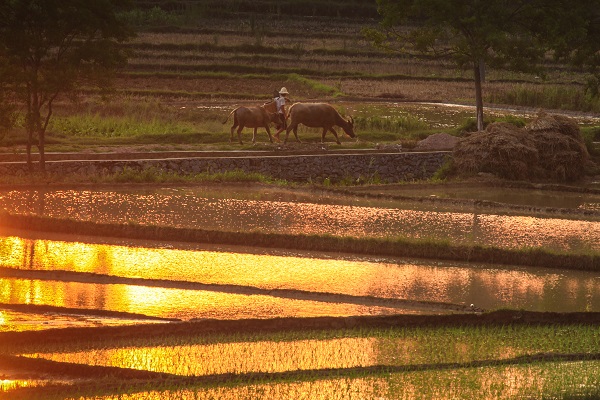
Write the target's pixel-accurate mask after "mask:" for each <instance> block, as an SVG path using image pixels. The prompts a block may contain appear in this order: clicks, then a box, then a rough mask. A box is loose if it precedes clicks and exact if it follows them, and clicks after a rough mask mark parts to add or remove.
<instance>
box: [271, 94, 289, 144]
mask: <svg viewBox="0 0 600 400" xmlns="http://www.w3.org/2000/svg"><path fill="white" fill-rule="evenodd" d="M278 94H279V97H275V98H274V99H273V100H275V104H276V105H277V114H279V117H280V118H281V120H282V121H283V123H282V124H281V126H279V127H278V129H277V132H275V137H276V138H277V140H279V134H280V133H281V132H283V131H284V130H285V129H286V128H287V122H286V113H285V101H286V96H287V95H288V94H289V92H288V90H287V89H286V88H285V86H284V87H282V88H281V90H279V93H278Z"/></svg>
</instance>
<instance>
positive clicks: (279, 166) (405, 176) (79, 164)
mask: <svg viewBox="0 0 600 400" xmlns="http://www.w3.org/2000/svg"><path fill="white" fill-rule="evenodd" d="M449 157H450V152H419V153H416V152H415V153H367V154H335V153H326V154H316V155H244V156H229V157H187V158H168V159H142V160H64V161H47V162H46V171H47V172H48V173H51V174H57V175H68V174H112V173H119V172H121V171H123V170H124V169H131V170H136V171H140V170H145V169H149V168H155V169H158V170H163V171H167V172H176V173H201V172H211V173H215V172H226V171H234V170H241V171H246V172H258V173H261V174H264V175H268V176H272V177H274V178H280V179H286V180H291V181H307V180H314V181H320V180H322V179H325V178H329V179H331V180H333V181H335V180H339V179H344V178H349V177H351V178H354V179H357V178H359V177H360V178H363V179H370V178H374V177H377V178H378V179H380V180H381V181H383V182H396V181H403V180H413V179H427V178H430V177H431V176H432V175H433V174H434V173H435V172H436V171H437V170H438V169H439V168H440V167H441V166H442V165H443V164H444V162H445V161H446V160H447V159H448V158H449ZM36 164H37V163H36ZM36 167H37V165H36ZM26 172H27V165H26V163H24V162H3V163H0V173H1V174H8V175H21V174H25V173H26Z"/></svg>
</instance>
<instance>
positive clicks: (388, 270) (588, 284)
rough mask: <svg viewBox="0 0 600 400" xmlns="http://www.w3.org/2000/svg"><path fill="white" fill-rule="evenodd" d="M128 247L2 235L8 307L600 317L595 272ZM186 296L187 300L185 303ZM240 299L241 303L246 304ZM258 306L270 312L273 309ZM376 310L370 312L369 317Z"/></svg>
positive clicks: (208, 312) (0, 245)
mask: <svg viewBox="0 0 600 400" xmlns="http://www.w3.org/2000/svg"><path fill="white" fill-rule="evenodd" d="M119 243H121V242H119V241H116V243H115V244H93V243H83V242H65V241H59V240H35V239H26V238H21V237H16V236H8V237H0V256H1V257H2V259H3V263H2V268H8V269H14V270H19V271H21V272H19V273H20V275H19V276H21V277H22V278H21V279H22V280H21V281H17V280H11V279H3V280H2V281H0V285H2V288H3V291H2V294H1V296H2V300H0V302H13V303H14V302H19V303H27V304H38V303H39V302H42V303H48V302H51V301H52V300H51V299H52V298H55V299H63V298H64V299H65V301H64V302H63V303H64V304H63V306H71V307H79V306H81V307H90V308H93V307H98V308H102V307H108V308H110V309H116V310H120V311H129V312H142V313H145V312H151V315H159V316H162V317H166V316H170V317H176V318H190V317H191V316H192V315H194V313H192V312H191V311H190V309H189V307H192V304H193V302H194V301H196V302H198V306H197V307H196V308H197V311H196V312H197V313H199V314H198V316H199V315H204V316H211V317H228V318H229V317H233V316H235V315H240V313H242V315H252V314H248V313H244V312H243V307H246V306H248V307H250V308H252V307H251V306H250V304H251V303H252V301H254V300H250V298H251V297H249V296H245V295H244V294H248V290H249V289H252V288H255V289H261V290H264V291H265V292H264V293H263V294H264V295H265V296H257V297H256V298H255V299H257V300H260V301H257V303H256V304H257V312H258V315H263V313H268V312H270V311H273V310H278V311H277V312H282V313H283V314H286V315H289V314H290V313H295V312H300V313H301V314H302V315H310V313H312V312H316V313H317V314H316V315H323V313H324V312H331V313H333V314H344V313H351V312H359V311H361V309H358V308H355V307H357V306H350V305H348V306H347V307H346V308H337V311H336V309H331V308H330V307H332V306H327V305H325V304H323V303H321V304H323V307H324V309H323V311H322V312H319V310H318V308H319V304H320V303H311V302H305V303H303V304H305V305H304V306H303V309H304V310H305V311H304V312H302V311H301V310H299V309H298V308H296V307H295V306H294V307H292V304H293V303H291V302H290V303H286V306H285V307H291V308H290V309H288V311H284V310H279V309H278V308H277V307H279V306H277V307H276V306H275V304H280V305H281V304H283V303H279V302H275V300H267V299H272V297H271V296H273V295H276V294H277V291H278V290H283V289H288V290H301V291H304V292H305V294H304V295H303V296H306V295H308V294H311V295H313V296H315V295H319V294H323V293H334V294H343V295H351V296H371V297H376V298H381V299H386V298H387V299H413V300H417V301H436V302H443V303H454V304H476V305H477V306H478V307H481V308H484V309H493V308H499V307H513V308H525V309H528V310H535V311H600V296H598V293H600V280H599V279H598V277H597V274H595V273H593V272H586V271H575V270H552V269H543V268H510V267H508V266H503V267H502V268H499V267H494V266H493V265H488V266H485V265H473V264H461V263H448V262H435V261H417V260H406V259H394V258H389V259H388V258H376V257H375V258H374V257H359V258H348V257H342V256H335V257H334V255H333V254H332V255H323V254H319V255H317V254H314V253H298V252H296V253H290V252H282V251H269V252H264V253H253V252H239V251H240V250H241V251H246V250H247V249H245V248H243V247H241V248H235V249H237V250H238V251H235V250H234V249H233V248H232V249H230V250H205V249H201V248H199V249H190V248H189V246H188V248H184V249H177V248H160V243H159V242H148V243H147V244H150V245H152V246H157V247H140V246H141V245H142V244H143V243H145V242H138V245H137V246H136V247H133V246H128V245H123V244H119ZM35 270H40V271H66V272H71V273H73V274H74V275H73V276H71V277H68V278H65V279H66V280H69V279H71V280H72V279H83V282H85V281H86V280H87V281H89V283H87V284H84V283H83V282H82V283H76V282H61V281H48V282H43V281H40V280H36V281H33V280H29V281H28V280H26V279H25V278H27V276H29V275H30V274H31V273H33V272H29V271H35ZM82 274H83V275H82ZM87 274H93V275H91V276H90V275H87ZM117 278H126V279H138V280H137V281H127V282H122V283H124V284H122V285H115V284H114V283H119V282H116V281H115V279H117ZM140 278H143V279H140ZM146 280H148V281H151V280H161V281H162V282H154V283H153V285H156V284H157V283H158V284H159V286H164V287H162V288H150V287H145V286H143V284H144V282H145V281H146ZM171 282H179V284H180V285H181V284H186V283H196V284H203V285H205V286H202V287H196V288H195V289H202V290H176V289H173V288H172V289H169V288H168V286H169V285H170V283H171ZM34 283H35V284H34ZM93 283H96V284H93ZM111 283H113V284H111ZM109 284H111V285H109ZM206 285H221V286H217V287H214V286H212V287H211V286H206ZM179 287H180V288H181V286H179ZM267 291H273V292H272V293H269V294H270V295H271V296H267ZM195 292H197V293H195ZM227 293H229V295H227ZM180 294H182V296H183V297H178V296H179V295H180ZM234 295H235V296H234ZM65 296H66V297H65ZM66 299H69V300H66ZM234 299H235V301H239V302H240V304H239V305H236V304H235V301H234ZM288 301H289V300H288ZM171 302H172V303H171ZM161 304H166V305H172V306H173V307H174V306H175V305H177V304H179V305H181V306H182V307H183V308H184V309H187V311H185V312H184V313H183V314H182V315H179V316H174V315H172V314H171V311H168V310H162V311H161V310H160V307H161ZM217 305H221V306H222V307H221V308H219V307H218V306H217ZM258 305H262V306H263V309H260V307H258ZM308 305H310V307H308ZM272 307H275V308H272ZM281 307H283V305H281ZM285 307H283V308H285ZM269 310H270V311H269ZM366 311H368V310H367V309H362V311H361V312H366ZM371 311H373V310H371ZM380 311H383V310H380Z"/></svg>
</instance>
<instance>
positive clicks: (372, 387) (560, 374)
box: [85, 361, 600, 400]
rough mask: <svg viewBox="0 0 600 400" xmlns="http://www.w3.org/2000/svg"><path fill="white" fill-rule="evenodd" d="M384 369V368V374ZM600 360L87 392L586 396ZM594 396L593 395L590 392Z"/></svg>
mask: <svg viewBox="0 0 600 400" xmlns="http://www.w3.org/2000/svg"><path fill="white" fill-rule="evenodd" d="M382 375H383V374H382ZM599 376H600V363H598V362H595V361H594V362H583V363H580V362H576V363H574V362H562V363H561V362H556V363H548V364H537V363H536V364H531V365H510V366H495V367H494V366H488V367H476V368H465V369H458V370H454V369H453V370H425V371H412V372H394V373H386V374H385V375H384V376H359V377H353V378H344V377H341V378H335V379H307V380H304V381H287V382H281V383H269V384H246V385H227V386H218V387H211V386H209V387H203V386H199V387H193V386H192V387H188V388H180V389H176V388H174V389H170V390H151V391H143V392H136V393H131V394H120V395H119V396H118V397H116V396H114V395H100V396H90V397H85V399H90V400H91V399H93V400H115V399H119V400H208V399H223V400H256V399H264V400H288V399H298V400H313V399H328V400H361V399H398V400H430V399H440V400H451V399H452V400H454V399H515V398H530V399H538V398H543V397H542V395H541V394H542V393H550V394H552V395H553V396H554V397H556V398H560V397H561V395H564V393H565V392H567V393H569V394H572V393H575V394H578V395H580V397H581V398H586V397H585V396H586V395H590V394H591V395H594V394H596V393H597V391H596V390H595V388H596V387H598V385H600V379H598V377H599ZM589 398H593V397H589Z"/></svg>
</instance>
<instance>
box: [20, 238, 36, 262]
mask: <svg viewBox="0 0 600 400" xmlns="http://www.w3.org/2000/svg"><path fill="white" fill-rule="evenodd" d="M24 242H25V246H24V247H23V265H22V268H23V269H33V265H34V258H35V244H36V242H37V240H24Z"/></svg>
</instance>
